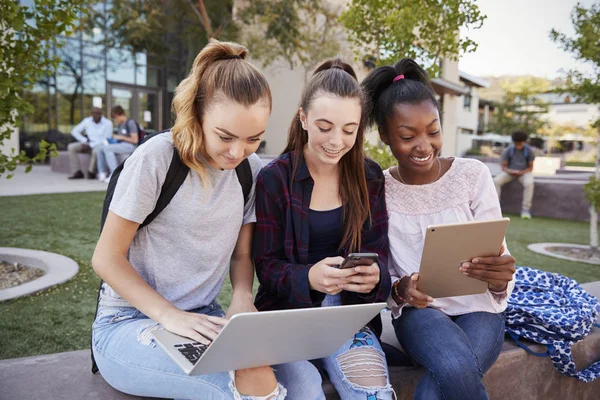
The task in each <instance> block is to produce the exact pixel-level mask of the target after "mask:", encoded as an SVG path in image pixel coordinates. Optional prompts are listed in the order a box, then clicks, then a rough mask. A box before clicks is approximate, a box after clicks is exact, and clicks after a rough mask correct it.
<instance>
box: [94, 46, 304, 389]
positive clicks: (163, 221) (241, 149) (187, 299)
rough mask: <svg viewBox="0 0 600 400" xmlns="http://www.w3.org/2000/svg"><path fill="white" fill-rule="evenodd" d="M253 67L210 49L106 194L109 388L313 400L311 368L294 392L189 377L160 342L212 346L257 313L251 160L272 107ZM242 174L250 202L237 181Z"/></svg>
mask: <svg viewBox="0 0 600 400" xmlns="http://www.w3.org/2000/svg"><path fill="white" fill-rule="evenodd" d="M246 57H247V50H246V48H245V47H243V46H241V45H238V44H235V43H228V42H219V41H216V40H211V41H210V42H209V44H208V45H207V46H206V47H205V48H204V49H203V50H202V51H201V52H200V53H199V54H198V56H197V57H196V59H195V61H194V64H193V67H192V70H191V72H190V74H189V76H188V77H187V78H185V79H184V80H183V81H182V82H181V83H180V85H179V86H178V87H177V89H176V93H175V97H174V99H173V111H174V113H175V115H176V121H175V124H174V126H173V128H172V129H171V130H170V132H166V133H162V134H158V135H156V136H154V137H151V138H149V139H148V140H147V141H146V142H145V143H144V144H142V145H141V146H140V147H139V148H138V149H136V150H135V151H134V152H133V154H132V155H131V157H129V158H128V159H127V161H126V162H125V163H124V164H123V167H122V170H121V169H120V168H121V167H119V168H118V171H119V173H118V175H117V174H116V172H115V176H113V179H112V180H111V182H110V184H109V192H110V191H111V190H114V192H113V193H112V194H111V195H112V199H109V198H108V197H107V200H108V203H109V204H110V206H109V208H108V210H107V215H106V220H105V222H104V224H103V228H102V232H101V235H100V239H99V240H98V244H97V245H96V249H95V251H94V255H93V258H92V266H93V268H94V271H95V272H96V273H97V274H98V276H100V278H102V279H103V281H104V283H103V285H102V287H101V291H100V293H99V307H98V311H97V315H96V318H95V321H94V323H93V326H92V350H93V356H94V358H95V361H96V363H97V367H98V369H99V371H100V372H101V374H102V376H103V377H104V379H105V380H106V381H107V382H108V383H109V384H110V385H111V386H113V387H114V388H116V389H118V390H120V391H122V392H125V393H128V394H131V395H137V396H147V397H161V398H185V399H207V398H210V399H235V400H239V399H242V400H247V399H268V400H279V399H283V398H285V396H286V391H288V392H290V391H292V390H294V385H295V387H296V389H295V390H296V392H298V393H300V394H299V396H298V397H295V398H306V399H309V398H310V397H307V396H303V395H302V393H303V387H304V386H306V385H308V383H307V382H305V381H304V378H305V377H306V375H305V374H303V373H302V368H303V366H305V365H307V364H308V362H297V363H291V364H290V365H289V366H288V370H292V371H294V378H293V380H291V381H290V382H288V383H286V385H285V386H287V389H286V387H284V385H283V384H282V383H280V382H281V380H280V379H279V376H278V375H277V374H278V372H277V370H275V372H274V371H273V369H272V368H271V367H269V366H265V367H257V368H251V369H245V370H240V371H235V372H234V371H231V372H229V373H227V372H223V373H215V374H208V375H197V376H188V375H186V374H185V373H184V372H183V371H182V370H181V369H180V367H179V366H178V365H177V364H176V363H175V362H173V361H172V360H171V358H170V357H169V356H168V355H167V353H166V352H164V351H163V350H162V349H160V348H159V347H158V346H157V345H156V342H154V340H153V339H152V336H151V332H153V331H155V330H158V329H167V330H168V331H170V332H173V333H176V334H179V335H181V336H185V337H188V338H191V339H193V340H196V341H198V342H200V343H204V344H208V343H210V341H211V340H212V339H214V338H215V337H216V335H217V334H218V333H219V332H220V331H221V329H222V327H223V326H224V325H225V324H226V323H227V321H228V318H229V317H231V316H232V315H234V314H237V313H240V312H255V311H256V308H255V306H254V304H253V295H252V282H253V277H254V268H253V264H252V259H251V241H252V232H253V228H254V222H255V221H256V217H255V211H254V207H255V206H254V204H255V203H254V202H255V200H254V198H255V197H254V190H255V189H254V185H255V183H254V182H255V180H256V176H257V174H258V172H259V170H260V168H261V162H260V160H259V158H258V157H257V156H256V155H255V154H253V153H254V152H255V151H256V149H257V148H258V145H259V143H260V139H261V137H262V136H263V134H264V132H265V129H266V126H267V121H268V119H269V116H270V113H271V104H272V100H271V92H270V89H269V86H268V83H267V81H266V79H265V77H264V76H263V75H262V74H261V73H260V72H259V71H258V70H257V69H256V68H255V67H253V66H252V65H251V64H249V63H248V62H247V61H246V60H245V59H246ZM174 165H175V167H173V166H174ZM178 165H179V166H178ZM244 165H245V166H246V167H247V168H249V169H251V173H250V175H251V178H250V182H251V183H252V185H251V186H250V187H251V190H250V191H248V193H245V192H246V189H245V187H247V184H246V179H243V176H244V175H243V174H241V175H240V174H238V169H239V168H240V167H242V166H244ZM181 166H183V167H184V168H182V167H181ZM173 171H176V173H175V174H174V175H175V176H176V177H183V179H180V178H173V173H172V172H173ZM181 171H183V174H181V173H180V172H181ZM175 181H177V183H176V182H175ZM240 186H241V190H240ZM166 192H168V193H170V195H169V197H168V199H167V202H166V203H167V204H165V201H164V196H165V193H166ZM107 196H109V194H108V193H107ZM157 210H158V211H159V213H157ZM148 219H150V220H151V222H149V223H148ZM228 270H229V275H230V278H231V283H232V287H233V295H232V299H231V304H230V306H229V308H228V309H227V313H225V312H224V311H223V310H222V308H221V306H220V305H219V304H218V302H217V295H218V294H219V292H220V291H221V288H222V285H223V280H224V279H225V276H226V274H227V271H228ZM288 385H289V386H288Z"/></svg>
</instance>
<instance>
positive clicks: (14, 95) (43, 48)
mask: <svg viewBox="0 0 600 400" xmlns="http://www.w3.org/2000/svg"><path fill="white" fill-rule="evenodd" d="M83 3H84V0H35V2H34V7H33V9H30V8H29V7H27V6H22V5H20V4H18V2H15V1H14V0H0V28H1V29H0V60H2V62H0V145H1V144H2V143H4V142H5V141H6V140H8V139H9V138H10V137H11V135H12V133H13V132H14V131H15V129H16V125H17V119H18V118H19V116H21V115H24V114H28V113H31V112H32V111H33V107H32V106H31V104H30V103H29V102H27V101H26V100H25V99H24V98H23V97H22V96H21V94H22V93H23V92H24V91H25V90H27V89H29V88H31V87H32V86H33V85H34V84H35V83H36V82H37V81H39V80H40V79H41V78H42V77H43V76H44V75H45V74H46V73H47V71H48V70H52V69H54V68H56V67H57V65H58V63H59V60H60V59H59V57H58V56H57V55H56V54H53V53H52V52H51V51H50V50H51V49H52V47H53V46H56V47H60V46H61V44H60V43H59V42H58V40H57V37H58V35H60V34H62V35H70V34H71V33H73V30H74V28H75V20H76V17H77V15H78V13H79V12H80V11H82V10H83ZM40 149H41V150H40V152H39V154H37V155H36V156H35V157H33V158H29V157H27V156H26V155H25V152H24V151H21V152H20V153H16V151H15V149H12V151H11V152H10V154H4V153H0V177H1V176H3V175H4V174H6V176H7V177H8V178H10V177H12V176H13V171H14V170H15V169H16V167H17V165H19V164H24V163H28V162H38V161H42V160H44V159H45V158H46V155H47V154H48V152H54V151H55V149H56V147H55V146H51V145H49V144H48V143H42V145H41V146H40ZM29 170H31V165H29V166H28V167H27V169H26V171H27V172H29Z"/></svg>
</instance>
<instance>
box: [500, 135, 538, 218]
mask: <svg viewBox="0 0 600 400" xmlns="http://www.w3.org/2000/svg"><path fill="white" fill-rule="evenodd" d="M527 138H528V135H527V133H525V132H522V131H517V132H515V133H513V134H512V141H513V144H512V145H510V146H508V147H507V148H506V149H505V150H504V152H503V153H502V157H501V162H502V172H501V173H500V174H498V175H497V176H496V177H495V178H494V184H495V185H496V192H498V198H500V195H501V194H502V186H504V185H506V184H507V183H509V182H512V181H513V180H515V179H518V180H519V182H521V184H522V185H523V203H522V205H521V218H523V219H531V203H532V202H533V187H534V181H533V175H532V174H531V171H533V160H534V159H535V154H534V153H533V149H532V148H531V146H529V145H528V144H527Z"/></svg>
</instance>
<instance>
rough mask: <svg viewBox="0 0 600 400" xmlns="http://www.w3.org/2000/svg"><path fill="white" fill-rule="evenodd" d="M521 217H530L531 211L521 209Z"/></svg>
mask: <svg viewBox="0 0 600 400" xmlns="http://www.w3.org/2000/svg"><path fill="white" fill-rule="evenodd" d="M521 218H523V219H531V213H530V212H529V210H521Z"/></svg>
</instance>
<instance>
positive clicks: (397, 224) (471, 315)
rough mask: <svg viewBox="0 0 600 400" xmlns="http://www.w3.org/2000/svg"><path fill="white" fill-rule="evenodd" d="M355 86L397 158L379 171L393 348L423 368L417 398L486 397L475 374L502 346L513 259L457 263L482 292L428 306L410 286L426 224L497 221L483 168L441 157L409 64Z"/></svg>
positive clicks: (424, 81) (432, 120) (428, 99)
mask: <svg viewBox="0 0 600 400" xmlns="http://www.w3.org/2000/svg"><path fill="white" fill-rule="evenodd" d="M362 87H363V90H364V91H365V93H366V94H367V96H368V100H369V104H370V107H369V109H370V111H369V123H370V125H373V126H376V127H377V128H378V130H379V137H380V138H381V140H382V141H383V142H384V143H385V144H386V145H388V146H389V148H390V150H391V152H392V154H393V155H394V158H395V159H396V160H397V165H395V166H392V167H391V168H389V169H388V170H386V171H384V176H385V198H386V205H387V210H388V214H389V234H388V237H389V246H390V262H389V263H388V266H389V272H390V275H391V277H392V281H393V285H392V290H391V296H390V298H389V299H388V303H389V305H390V308H391V310H392V316H393V319H392V325H393V327H394V331H395V333H396V336H397V338H398V341H399V343H400V344H401V345H402V348H403V349H404V351H405V352H406V353H407V354H408V356H409V357H410V358H411V359H412V360H413V361H414V362H415V363H418V364H420V365H422V366H423V367H425V368H426V372H425V374H424V375H423V377H422V378H421V379H420V380H419V383H418V384H417V387H416V390H415V394H414V398H415V399H418V400H421V399H423V400H425V399H426V400H436V399H447V400H453V399H455V400H459V399H460V400H464V399H469V400H479V399H482V400H483V399H488V395H487V392H486V389H485V386H484V385H483V382H482V378H483V375H484V374H485V372H486V371H487V370H488V369H489V368H490V367H491V366H492V364H493V363H494V362H495V361H496V359H497V358H498V355H499V354H500V350H501V348H502V344H503V342H504V319H503V316H502V311H504V309H505V308H506V306H507V298H508V296H509V295H510V293H511V291H512V288H513V286H514V282H513V274H514V272H515V259H514V258H513V257H512V256H511V255H510V254H509V252H508V249H507V248H506V245H504V246H503V248H502V249H498V250H499V253H498V256H497V257H476V258H475V259H473V260H470V261H467V262H464V263H462V265H461V266H460V267H459V266H457V268H459V269H460V270H461V271H462V272H463V273H464V274H466V275H468V276H470V277H472V278H476V279H479V280H482V281H484V282H486V283H487V286H488V290H487V291H486V292H485V293H482V294H476V295H469V296H458V297H446V298H438V299H435V300H434V299H433V298H431V297H430V296H428V294H427V293H422V292H420V291H418V290H417V289H416V287H417V282H418V279H419V268H420V264H421V255H422V251H423V247H424V242H425V233H426V231H427V227H428V226H430V225H438V224H451V223H459V222H467V221H474V220H475V221H477V220H479V221H482V220H490V219H499V218H501V217H502V213H501V211H500V204H499V202H498V197H497V196H496V191H495V190H494V184H493V181H492V176H491V174H490V171H489V169H488V168H487V167H486V166H485V164H483V163H481V162H480V161H478V160H473V159H463V158H441V157H440V151H441V149H442V144H443V138H442V131H441V118H440V111H439V104H438V102H437V99H436V95H435V93H434V91H433V89H432V88H431V86H430V84H429V79H428V77H427V73H426V72H425V71H424V70H423V68H421V66H419V65H418V64H417V63H416V62H414V61H413V60H410V59H403V60H401V61H399V62H397V63H396V64H394V66H382V67H378V68H375V69H374V70H373V71H371V72H370V74H369V75H368V76H367V77H366V78H365V79H364V80H363V81H362Z"/></svg>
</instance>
